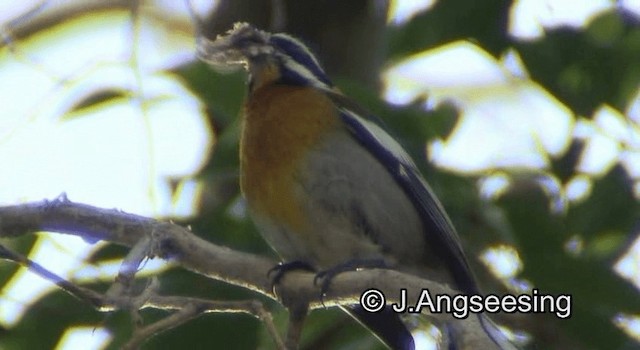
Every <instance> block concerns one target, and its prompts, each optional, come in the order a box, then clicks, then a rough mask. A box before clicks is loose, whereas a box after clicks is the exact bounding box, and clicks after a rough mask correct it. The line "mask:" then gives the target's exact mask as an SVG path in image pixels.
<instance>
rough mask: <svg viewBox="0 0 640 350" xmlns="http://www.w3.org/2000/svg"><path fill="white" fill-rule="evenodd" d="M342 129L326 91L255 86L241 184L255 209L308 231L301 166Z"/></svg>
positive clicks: (249, 107) (243, 149)
mask: <svg viewBox="0 0 640 350" xmlns="http://www.w3.org/2000/svg"><path fill="white" fill-rule="evenodd" d="M339 127H341V124H340V120H339V119H338V115H337V111H336V109H335V107H334V105H333V104H332V102H331V101H330V100H329V98H327V97H326V96H325V95H324V94H323V93H322V92H319V91H317V90H314V89H312V88H305V87H293V86H278V85H269V86H265V87H263V88H260V89H258V90H255V91H254V92H253V93H252V94H251V95H250V96H249V98H248V101H247V103H246V105H245V110H244V120H243V130H242V138H241V144H240V163H241V164H240V166H241V176H240V177H241V187H242V191H243V193H244V195H245V197H246V199H247V202H248V204H249V207H250V208H251V210H253V211H255V212H258V213H259V214H260V215H262V216H266V217H267V218H269V219H270V220H271V221H273V222H277V223H280V224H283V225H286V226H288V227H287V228H288V229H290V230H293V231H295V232H300V233H301V232H304V231H306V230H305V227H304V226H305V223H306V222H309V220H307V218H306V213H304V212H303V209H302V207H303V205H302V203H301V201H302V200H304V199H303V198H300V193H297V191H296V188H299V179H300V175H301V174H300V173H299V171H300V168H301V167H300V165H301V162H302V161H303V160H304V157H305V156H306V155H307V154H308V152H309V150H310V149H312V148H314V147H317V146H318V145H319V143H321V142H322V138H323V137H324V136H325V135H327V134H328V133H330V132H331V131H332V130H335V129H336V128H339ZM296 186H298V187H296Z"/></svg>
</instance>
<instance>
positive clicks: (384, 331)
mask: <svg viewBox="0 0 640 350" xmlns="http://www.w3.org/2000/svg"><path fill="white" fill-rule="evenodd" d="M342 309H343V310H345V311H346V312H347V313H348V314H349V315H351V316H352V317H353V318H355V319H356V320H358V322H360V323H361V324H362V325H363V326H365V327H367V328H368V329H369V330H370V331H371V332H373V334H375V335H376V337H378V339H380V340H381V341H382V342H383V343H385V344H386V345H387V346H389V347H390V348H391V349H393V350H414V349H415V344H414V342H413V336H411V332H409V330H408V329H407V327H406V326H405V325H404V323H403V322H402V320H401V319H400V316H399V315H398V314H397V313H394V312H393V310H391V307H389V306H387V307H385V308H384V309H382V311H380V312H376V313H372V312H369V311H365V310H364V309H363V308H362V307H360V306H356V305H354V306H345V307H343V308H342Z"/></svg>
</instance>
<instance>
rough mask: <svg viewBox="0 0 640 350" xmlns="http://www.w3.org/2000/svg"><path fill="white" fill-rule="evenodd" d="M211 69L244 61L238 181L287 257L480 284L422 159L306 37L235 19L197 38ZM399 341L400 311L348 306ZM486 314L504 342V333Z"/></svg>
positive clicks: (331, 267) (382, 335) (406, 345)
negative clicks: (332, 74) (331, 72)
mask: <svg viewBox="0 0 640 350" xmlns="http://www.w3.org/2000/svg"><path fill="white" fill-rule="evenodd" d="M197 51H198V52H197V55H198V56H199V58H200V59H201V60H203V61H205V62H207V63H209V64H211V65H213V66H233V65H240V66H243V67H244V68H245V69H246V70H247V72H248V92H247V97H246V101H245V103H244V106H243V112H242V131H241V137H240V187H241V191H242V194H243V196H244V198H245V199H246V203H247V207H248V210H249V213H250V216H251V218H252V220H253V221H254V223H255V225H256V227H257V228H258V230H259V231H260V233H261V234H262V236H263V237H264V238H265V240H266V241H267V242H268V243H269V244H270V245H271V247H272V248H273V249H274V250H275V251H276V252H277V253H278V255H280V257H281V258H282V259H283V260H284V261H285V262H289V263H290V264H291V265H296V266H300V264H302V265H304V266H308V267H310V268H311V269H313V270H314V271H320V272H321V273H322V272H324V273H326V271H329V272H331V271H338V272H339V271H343V270H345V268H344V267H347V269H348V267H350V266H356V267H357V266H359V263H362V265H367V263H370V262H380V266H382V267H386V268H391V269H397V270H399V271H403V272H408V273H412V274H416V275H419V276H422V277H425V278H427V279H430V280H435V281H439V282H443V283H448V284H451V285H453V286H454V287H455V288H457V289H459V290H460V291H462V292H463V293H467V294H478V293H479V289H478V286H477V283H476V280H475V277H474V275H473V273H472V272H471V269H470V267H469V264H468V262H467V258H466V256H465V254H464V252H463V250H462V245H461V243H460V239H459V237H458V235H457V233H456V230H455V229H454V226H453V224H452V222H451V220H450V219H449V217H448V215H447V214H446V212H445V209H444V207H443V206H442V204H441V203H440V201H439V200H438V199H437V197H436V196H435V194H434V192H433V191H432V190H431V188H430V187H429V185H428V184H427V182H426V181H425V180H424V178H423V176H422V175H421V173H420V171H419V170H418V168H417V166H416V164H415V162H414V161H413V160H412V158H411V157H410V156H409V155H408V153H407V152H406V151H405V150H404V149H403V147H402V146H401V145H400V143H399V142H398V141H396V140H395V139H394V138H393V137H392V136H390V134H389V133H388V132H387V131H386V130H385V128H384V126H383V124H382V123H381V122H380V121H379V120H378V119H377V118H376V117H375V116H373V115H371V114H370V113H368V112H367V111H366V109H364V108H363V107H360V106H359V105H358V104H357V103H356V102H354V101H353V100H351V99H350V98H348V97H347V96H345V95H344V94H342V92H341V91H340V90H339V89H338V88H337V87H336V86H335V85H334V84H333V83H332V81H331V80H330V79H329V77H328V76H327V74H326V73H325V71H324V70H323V68H322V66H321V64H320V62H319V61H318V59H317V58H316V57H315V55H314V54H313V53H312V52H311V50H309V48H307V46H305V45H304V44H303V43H302V42H301V41H300V40H298V39H296V38H294V37H293V36H291V35H288V34H285V33H270V32H267V31H263V30H260V29H258V28H256V27H254V26H252V25H251V24H248V23H242V22H241V23H236V24H235V25H234V27H233V28H232V29H230V30H229V31H228V32H227V33H226V34H224V35H219V36H218V37H217V38H216V39H215V40H211V39H208V38H205V37H203V36H201V37H199V38H198V43H197ZM345 310H346V311H347V312H349V313H350V314H351V315H352V316H354V317H355V318H356V319H358V320H359V321H360V322H361V323H363V324H364V325H365V326H366V327H368V328H369V329H370V330H371V331H372V332H373V333H374V334H375V335H376V336H377V337H378V338H379V339H380V340H381V341H382V342H383V343H384V344H386V345H387V346H388V347H390V348H392V349H401V350H407V349H413V348H414V347H415V343H414V340H413V337H412V336H411V333H410V332H409V330H408V329H407V328H406V326H405V325H404V324H403V323H402V321H401V320H400V317H399V316H398V315H396V314H393V313H392V312H390V310H388V309H385V310H384V311H383V312H382V313H378V314H373V313H368V312H366V311H364V310H363V309H362V308H360V307H359V306H352V307H347V308H345ZM489 323H490V322H489V321H487V319H485V318H483V319H482V324H483V327H486V328H487V329H488V330H487V332H488V333H489V334H490V337H491V338H492V339H493V340H494V342H495V343H496V345H497V348H502V346H501V345H500V344H501V343H504V340H502V339H498V338H499V337H501V336H502V335H501V334H500V333H498V332H499V331H497V330H496V329H495V328H494V326H492V325H489Z"/></svg>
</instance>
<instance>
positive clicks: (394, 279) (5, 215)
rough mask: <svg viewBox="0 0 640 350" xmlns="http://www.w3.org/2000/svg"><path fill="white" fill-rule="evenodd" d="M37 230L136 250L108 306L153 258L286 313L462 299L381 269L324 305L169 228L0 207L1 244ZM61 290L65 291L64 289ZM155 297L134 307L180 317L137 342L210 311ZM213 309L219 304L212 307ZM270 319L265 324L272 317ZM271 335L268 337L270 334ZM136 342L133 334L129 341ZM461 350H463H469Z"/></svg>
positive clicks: (54, 209)
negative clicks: (372, 293) (376, 296)
mask: <svg viewBox="0 0 640 350" xmlns="http://www.w3.org/2000/svg"><path fill="white" fill-rule="evenodd" d="M34 231H52V232H59V233H66V234H72V235H77V236H80V237H82V238H84V239H86V240H90V241H98V240H104V241H110V242H114V243H118V244H121V245H125V246H128V247H133V248H134V249H132V251H131V252H130V253H129V255H128V256H127V257H126V258H125V261H124V262H123V265H122V267H121V270H120V274H119V275H118V278H117V281H116V283H115V284H114V286H112V288H111V289H110V291H109V292H107V294H106V296H107V297H106V298H105V300H107V301H109V302H110V303H113V299H114V298H118V297H119V296H120V295H121V294H122V290H126V289H127V283H129V282H128V281H127V279H130V278H133V275H134V274H135V272H136V271H137V267H138V265H139V264H140V262H141V261H142V260H143V259H144V257H145V256H148V257H154V256H157V257H160V258H163V259H165V260H170V261H172V262H175V263H177V264H179V265H181V266H183V267H184V268H186V269H188V270H191V271H193V272H196V273H198V274H201V275H203V276H206V277H209V278H213V279H216V280H221V281H225V282H228V283H230V284H233V285H237V286H240V287H243V288H247V289H251V290H253V291H256V292H258V293H261V294H263V295H265V296H267V297H269V298H271V299H274V300H278V301H280V302H281V303H282V304H283V305H284V306H285V307H288V308H290V309H291V308H294V307H295V306H297V305H301V304H303V305H304V304H308V306H309V308H310V309H317V308H321V307H325V306H336V305H350V304H356V303H358V302H359V299H360V296H361V295H362V293H363V291H365V290H368V289H370V288H373V287H375V288H376V289H378V290H380V291H381V292H382V293H384V295H385V296H386V301H387V303H393V302H399V301H400V293H399V289H400V287H402V288H404V289H406V290H407V300H411V301H415V300H418V299H419V296H420V293H421V291H422V290H424V289H429V291H430V293H431V294H433V295H435V294H448V295H455V294H459V292H457V291H455V290H453V289H451V288H449V287H447V286H444V285H442V284H439V283H436V282H434V281H429V280H424V279H421V278H418V277H416V276H413V275H408V274H405V273H401V272H398V271H393V270H384V269H371V270H362V271H353V272H345V273H341V274H339V275H337V276H336V277H335V278H334V279H333V280H332V282H331V287H330V288H329V290H328V291H327V294H326V295H325V296H324V297H323V298H321V296H320V287H319V286H318V285H316V284H314V277H315V276H314V274H313V273H308V272H298V271H293V272H290V273H287V274H286V275H285V276H284V277H283V279H282V280H281V282H280V283H279V284H278V285H277V288H276V291H275V292H274V289H273V288H272V285H271V280H270V279H269V278H268V272H269V270H270V269H271V268H272V267H273V266H275V264H276V261H273V260H271V259H268V258H265V257H262V256H257V255H254V254H248V253H244V252H239V251H234V250H231V249H229V248H226V247H221V246H218V245H215V244H212V243H210V242H207V241H205V240H203V239H201V238H199V237H197V236H196V235H194V234H193V233H192V232H191V231H189V230H188V229H185V228H183V227H180V226H178V225H175V224H172V223H168V222H161V221H157V220H154V219H151V218H146V217H142V216H138V215H133V214H128V213H124V212H122V211H119V210H115V209H102V208H97V207H93V206H90V205H86V204H79V203H73V202H71V201H69V200H68V199H67V198H66V196H64V195H62V196H60V197H58V198H57V199H55V200H53V201H42V202H34V203H27V204H22V205H15V206H7V207H0V238H3V237H4V238H7V237H16V236H20V235H24V234H27V233H30V232H34ZM17 261H18V260H17ZM23 262H24V261H23ZM52 280H53V281H54V282H56V283H58V282H59V281H58V280H57V279H52ZM116 286H117V287H116ZM399 286H400V287H399ZM65 290H67V289H66V288H65ZM114 290H115V291H114ZM72 292H73V291H72ZM276 292H277V295H276ZM110 298H111V300H110ZM158 298H162V297H159V296H155V295H154V294H153V293H150V295H148V296H146V297H145V299H144V300H141V301H140V302H139V303H137V305H138V307H139V308H144V307H157V308H162V309H176V308H180V309H181V310H182V309H184V310H182V311H181V312H180V313H179V314H178V313H176V314H174V315H172V317H173V318H175V320H173V321H172V322H169V321H166V322H169V323H166V324H165V323H163V324H158V325H150V326H147V327H145V328H141V330H139V331H140V333H139V334H141V335H140V336H139V337H140V339H144V338H145V337H148V336H149V334H152V333H157V332H158V331H159V330H163V329H168V328H171V327H175V325H177V324H180V323H182V322H186V321H188V320H189V319H191V318H193V317H196V316H198V315H199V314H201V313H203V312H212V309H211V308H206V307H205V308H203V307H202V305H203V304H202V302H203V301H200V302H201V303H200V304H198V305H200V306H201V307H199V308H194V307H193V305H196V304H197V303H196V304H191V303H192V302H194V300H195V299H188V302H187V301H185V300H187V299H185V298H183V297H180V298H181V300H182V301H181V302H180V303H177V304H176V303H174V304H171V303H170V302H169V300H171V299H158ZM165 298H166V297H165ZM174 301H175V300H174ZM207 302H208V301H207ZM133 304H136V303H135V302H134V303H133ZM207 305H208V304H207ZM94 306H95V305H94ZM116 306H117V305H116ZM209 306H212V305H209ZM217 306H220V305H219V304H217ZM244 306H246V305H244ZM121 307H122V306H121ZM215 309H216V310H218V309H217V308H215ZM231 309H233V308H231ZM203 310H204V311H203ZM425 311H427V312H428V309H427V308H425ZM218 312H220V311H218ZM261 315H262V316H259V317H260V318H262V319H263V320H264V319H265V317H267V316H264V313H262V314H261ZM425 315H426V316H428V317H430V318H431V319H432V320H434V321H435V322H437V323H440V324H447V325H448V326H450V325H452V324H453V325H455V328H456V334H457V335H459V336H460V338H461V339H457V340H456V343H457V344H463V345H464V344H472V345H473V347H479V348H487V349H488V348H493V347H495V346H494V344H493V343H492V341H491V340H490V339H489V338H488V336H487V335H486V333H485V332H484V330H483V328H482V326H481V325H480V322H479V320H478V318H477V317H473V316H471V317H468V318H466V319H464V320H458V319H455V318H454V317H453V316H452V315H451V314H448V313H437V314H426V313H425ZM268 317H269V318H270V316H268ZM160 322H162V321H160ZM266 324H267V327H273V326H272V325H271V326H269V325H268V322H267V323H266ZM149 327H151V328H149ZM273 329H275V328H273ZM269 331H270V332H271V331H272V329H269ZM135 337H136V334H134V338H135ZM136 339H137V338H136ZM136 339H132V341H133V342H134V343H135V342H137V341H139V340H136ZM462 348H466V346H463V347H462Z"/></svg>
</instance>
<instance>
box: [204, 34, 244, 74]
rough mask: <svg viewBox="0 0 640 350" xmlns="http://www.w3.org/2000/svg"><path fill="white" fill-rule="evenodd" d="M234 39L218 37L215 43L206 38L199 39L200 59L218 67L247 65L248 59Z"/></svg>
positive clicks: (230, 36)
mask: <svg viewBox="0 0 640 350" xmlns="http://www.w3.org/2000/svg"><path fill="white" fill-rule="evenodd" d="M233 39H234V37H233V36H232V35H225V36H218V37H217V38H216V40H213V41H212V40H210V39H207V38H205V37H204V36H200V37H198V39H197V44H196V45H197V55H198V58H199V59H201V60H202V61H204V62H207V63H209V64H211V65H213V66H217V67H225V66H227V67H228V66H238V65H246V64H247V57H246V56H245V55H244V53H243V52H242V51H241V50H239V49H238V48H237V46H236V44H235V42H234V40H233Z"/></svg>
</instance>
